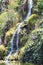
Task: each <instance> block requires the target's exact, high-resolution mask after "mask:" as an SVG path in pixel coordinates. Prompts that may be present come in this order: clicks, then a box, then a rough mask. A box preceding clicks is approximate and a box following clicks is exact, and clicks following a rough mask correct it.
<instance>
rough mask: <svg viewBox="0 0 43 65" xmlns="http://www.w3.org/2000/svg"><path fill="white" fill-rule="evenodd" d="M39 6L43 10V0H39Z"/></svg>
mask: <svg viewBox="0 0 43 65" xmlns="http://www.w3.org/2000/svg"><path fill="white" fill-rule="evenodd" d="M37 6H38V9H41V10H43V0H38V3H37Z"/></svg>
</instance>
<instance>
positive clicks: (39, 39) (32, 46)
mask: <svg viewBox="0 0 43 65" xmlns="http://www.w3.org/2000/svg"><path fill="white" fill-rule="evenodd" d="M42 45H43V28H38V29H36V30H33V31H32V32H31V33H30V35H29V39H28V41H27V43H26V45H25V53H24V54H23V57H22V61H23V62H29V61H30V60H31V62H36V63H39V64H40V63H42V62H43V58H42V56H43V52H42V51H41V50H42V49H43V48H42ZM41 53H42V54H41ZM37 61H38V62H37Z"/></svg>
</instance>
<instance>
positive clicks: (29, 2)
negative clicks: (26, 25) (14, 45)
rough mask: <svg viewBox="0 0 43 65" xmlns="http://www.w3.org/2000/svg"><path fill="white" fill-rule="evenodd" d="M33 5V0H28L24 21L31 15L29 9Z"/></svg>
mask: <svg viewBox="0 0 43 65" xmlns="http://www.w3.org/2000/svg"><path fill="white" fill-rule="evenodd" d="M32 7H33V1H32V0H28V13H27V16H26V18H25V19H24V21H28V18H29V16H30V15H31V9H32Z"/></svg>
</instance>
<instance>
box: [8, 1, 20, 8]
mask: <svg viewBox="0 0 43 65" xmlns="http://www.w3.org/2000/svg"><path fill="white" fill-rule="evenodd" d="M19 6H20V0H13V1H12V2H11V3H10V5H9V8H11V9H15V8H17V7H19Z"/></svg>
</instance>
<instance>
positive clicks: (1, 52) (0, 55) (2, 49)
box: [0, 45, 6, 59]
mask: <svg viewBox="0 0 43 65" xmlns="http://www.w3.org/2000/svg"><path fill="white" fill-rule="evenodd" d="M5 51H6V48H5V47H4V45H0V59H4V56H5Z"/></svg>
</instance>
